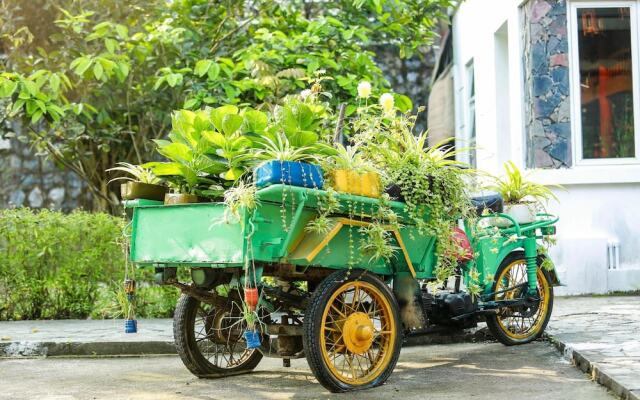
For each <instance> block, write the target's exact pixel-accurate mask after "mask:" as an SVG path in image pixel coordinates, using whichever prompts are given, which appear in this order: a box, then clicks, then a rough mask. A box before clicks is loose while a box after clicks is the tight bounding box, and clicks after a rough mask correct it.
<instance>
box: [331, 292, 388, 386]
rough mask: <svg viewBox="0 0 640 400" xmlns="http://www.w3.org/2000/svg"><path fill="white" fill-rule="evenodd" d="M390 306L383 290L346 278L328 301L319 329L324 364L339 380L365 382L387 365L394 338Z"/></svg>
mask: <svg viewBox="0 0 640 400" xmlns="http://www.w3.org/2000/svg"><path fill="white" fill-rule="evenodd" d="M396 324H397V321H396V319H395V316H394V312H393V306H392V304H391V303H390V301H389V299H387V298H386V296H385V295H384V293H383V292H382V290H380V289H379V288H377V287H376V286H375V285H373V284H372V283H369V282H365V281H347V282H345V283H344V284H343V285H342V286H340V287H338V288H337V289H336V291H335V292H334V293H333V294H332V296H331V297H330V298H329V301H328V302H327V304H326V306H325V309H324V312H323V315H322V325H321V329H320V349H321V352H322V357H323V359H324V363H325V365H326V366H327V367H328V369H329V371H330V372H331V374H332V375H333V376H334V377H335V378H336V379H338V380H340V381H341V382H343V383H346V384H349V385H355V386H359V385H365V384H367V383H369V382H371V381H373V380H375V379H376V378H377V377H379V376H380V375H381V374H382V373H383V372H384V371H385V370H386V369H387V367H388V366H389V364H390V363H391V360H392V358H393V355H394V347H395V344H396V341H397V326H396Z"/></svg>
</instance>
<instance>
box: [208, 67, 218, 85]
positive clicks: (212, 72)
mask: <svg viewBox="0 0 640 400" xmlns="http://www.w3.org/2000/svg"><path fill="white" fill-rule="evenodd" d="M219 75H220V65H218V64H216V63H213V64H211V66H210V67H209V71H208V75H207V77H208V78H209V80H210V81H214V80H216V78H218V76H219Z"/></svg>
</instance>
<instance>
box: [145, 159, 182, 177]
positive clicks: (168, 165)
mask: <svg viewBox="0 0 640 400" xmlns="http://www.w3.org/2000/svg"><path fill="white" fill-rule="evenodd" d="M141 167H143V168H148V169H150V170H151V171H152V172H153V173H154V174H155V175H157V176H172V175H174V176H175V175H177V176H181V175H182V169H181V168H180V164H178V163H175V162H155V161H154V162H148V163H146V164H142V165H141Z"/></svg>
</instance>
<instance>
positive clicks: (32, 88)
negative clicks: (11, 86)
mask: <svg viewBox="0 0 640 400" xmlns="http://www.w3.org/2000/svg"><path fill="white" fill-rule="evenodd" d="M22 85H23V86H24V88H25V89H26V90H27V92H28V93H29V94H30V95H31V96H34V97H35V96H36V95H37V94H38V86H37V85H36V83H35V82H32V81H27V80H23V81H22Z"/></svg>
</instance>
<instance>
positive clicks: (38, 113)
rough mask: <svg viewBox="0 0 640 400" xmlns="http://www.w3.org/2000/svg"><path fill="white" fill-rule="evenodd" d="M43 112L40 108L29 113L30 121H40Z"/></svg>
mask: <svg viewBox="0 0 640 400" xmlns="http://www.w3.org/2000/svg"><path fill="white" fill-rule="evenodd" d="M43 114H44V113H43V112H42V110H36V112H34V113H33V115H31V123H32V124H35V123H36V122H38V121H40V119H41V118H42V115H43Z"/></svg>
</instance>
